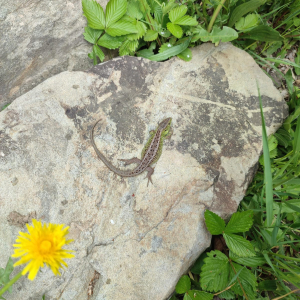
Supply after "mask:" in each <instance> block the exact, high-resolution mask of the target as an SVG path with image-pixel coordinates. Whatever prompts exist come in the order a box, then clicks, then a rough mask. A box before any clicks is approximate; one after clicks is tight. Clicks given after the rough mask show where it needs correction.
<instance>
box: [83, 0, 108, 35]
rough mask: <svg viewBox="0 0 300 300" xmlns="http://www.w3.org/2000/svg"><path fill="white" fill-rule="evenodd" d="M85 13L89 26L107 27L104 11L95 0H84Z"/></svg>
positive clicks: (96, 27)
mask: <svg viewBox="0 0 300 300" xmlns="http://www.w3.org/2000/svg"><path fill="white" fill-rule="evenodd" d="M82 10H83V15H84V16H85V17H86V18H87V21H88V25H89V27H91V28H93V29H104V28H105V17H104V11H103V8H102V7H101V5H100V4H99V3H98V2H96V1H94V0H82Z"/></svg>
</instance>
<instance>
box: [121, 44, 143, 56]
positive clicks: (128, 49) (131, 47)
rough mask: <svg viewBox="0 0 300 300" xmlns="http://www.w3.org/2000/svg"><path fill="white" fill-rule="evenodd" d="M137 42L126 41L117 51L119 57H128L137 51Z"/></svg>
mask: <svg viewBox="0 0 300 300" xmlns="http://www.w3.org/2000/svg"><path fill="white" fill-rule="evenodd" d="M138 45H139V41H129V40H126V41H125V42H124V43H123V44H122V46H121V47H120V49H119V54H120V56H123V55H129V54H131V53H133V52H135V50H136V49H137V47H138Z"/></svg>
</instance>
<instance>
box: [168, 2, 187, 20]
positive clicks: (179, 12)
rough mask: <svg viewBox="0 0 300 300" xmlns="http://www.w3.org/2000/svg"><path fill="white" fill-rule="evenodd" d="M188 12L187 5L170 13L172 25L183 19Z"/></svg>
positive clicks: (178, 7)
mask: <svg viewBox="0 0 300 300" xmlns="http://www.w3.org/2000/svg"><path fill="white" fill-rule="evenodd" d="M186 12H187V7H186V6H185V5H180V6H177V7H175V8H173V9H172V10H171V11H170V12H169V18H170V21H171V22H172V23H175V22H176V21H177V20H178V19H180V18H181V17H183V16H184V15H185V14H186Z"/></svg>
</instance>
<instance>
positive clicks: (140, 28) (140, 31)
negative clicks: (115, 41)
mask: <svg viewBox="0 0 300 300" xmlns="http://www.w3.org/2000/svg"><path fill="white" fill-rule="evenodd" d="M135 27H136V29H137V33H131V34H128V35H127V36H126V37H127V39H128V40H130V41H133V40H138V39H140V38H141V37H142V36H144V35H145V33H146V31H147V26H146V25H145V24H144V23H143V22H140V21H137V22H136V25H135Z"/></svg>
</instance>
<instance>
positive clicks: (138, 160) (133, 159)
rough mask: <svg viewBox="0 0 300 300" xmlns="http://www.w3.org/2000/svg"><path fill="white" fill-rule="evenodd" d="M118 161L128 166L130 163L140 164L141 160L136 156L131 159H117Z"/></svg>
mask: <svg viewBox="0 0 300 300" xmlns="http://www.w3.org/2000/svg"><path fill="white" fill-rule="evenodd" d="M119 160H120V161H123V162H124V166H128V165H130V164H140V163H141V162H142V161H141V160H140V159H139V158H137V157H133V158H131V159H119Z"/></svg>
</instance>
